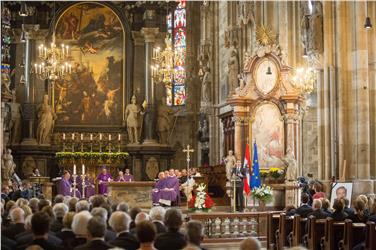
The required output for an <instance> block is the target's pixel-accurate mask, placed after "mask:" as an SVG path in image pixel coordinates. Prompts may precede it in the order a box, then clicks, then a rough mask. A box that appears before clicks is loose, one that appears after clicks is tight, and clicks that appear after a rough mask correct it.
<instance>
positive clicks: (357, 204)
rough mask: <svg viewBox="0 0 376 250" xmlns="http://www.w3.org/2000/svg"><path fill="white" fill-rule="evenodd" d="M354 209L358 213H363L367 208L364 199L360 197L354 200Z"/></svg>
mask: <svg viewBox="0 0 376 250" xmlns="http://www.w3.org/2000/svg"><path fill="white" fill-rule="evenodd" d="M354 209H355V211H356V213H357V214H363V213H364V210H365V209H366V204H365V203H364V200H363V199H361V198H359V197H358V198H357V199H356V200H355V201H354Z"/></svg>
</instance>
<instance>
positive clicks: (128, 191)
mask: <svg viewBox="0 0 376 250" xmlns="http://www.w3.org/2000/svg"><path fill="white" fill-rule="evenodd" d="M154 185H155V183H154V182H153V181H132V182H110V183H109V184H108V197H109V198H110V199H111V200H112V201H114V202H118V203H119V202H122V201H124V202H126V203H128V205H129V206H130V207H140V208H151V207H152V199H151V192H152V189H153V188H154Z"/></svg>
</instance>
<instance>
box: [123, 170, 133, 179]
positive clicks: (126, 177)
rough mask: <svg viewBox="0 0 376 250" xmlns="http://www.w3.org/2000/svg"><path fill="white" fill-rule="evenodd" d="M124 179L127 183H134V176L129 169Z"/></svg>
mask: <svg viewBox="0 0 376 250" xmlns="http://www.w3.org/2000/svg"><path fill="white" fill-rule="evenodd" d="M124 179H125V181H126V182H131V181H134V178H133V175H131V172H130V171H129V168H126V169H125V174H124Z"/></svg>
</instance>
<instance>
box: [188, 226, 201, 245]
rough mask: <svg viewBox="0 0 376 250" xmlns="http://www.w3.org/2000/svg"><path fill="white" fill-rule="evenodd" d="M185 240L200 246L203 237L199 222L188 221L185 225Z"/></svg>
mask: <svg viewBox="0 0 376 250" xmlns="http://www.w3.org/2000/svg"><path fill="white" fill-rule="evenodd" d="M186 233H187V240H188V242H189V243H191V244H193V245H196V246H200V244H201V242H202V240H203V239H204V236H203V226H202V223H201V222H200V221H195V220H192V221H189V222H188V223H187V225H186Z"/></svg>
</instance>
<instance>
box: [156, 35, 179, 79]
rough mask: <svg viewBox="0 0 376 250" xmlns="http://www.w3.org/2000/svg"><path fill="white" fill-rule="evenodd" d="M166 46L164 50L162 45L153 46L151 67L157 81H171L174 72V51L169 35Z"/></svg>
mask: <svg viewBox="0 0 376 250" xmlns="http://www.w3.org/2000/svg"><path fill="white" fill-rule="evenodd" d="M165 46H166V47H165V49H164V50H163V51H161V48H160V47H156V48H153V55H152V60H153V64H152V66H151V69H152V76H153V78H154V79H155V80H156V81H158V82H163V83H165V84H168V83H171V81H172V78H173V74H174V61H173V58H174V51H173V50H172V45H171V40H170V39H168V37H166V39H165Z"/></svg>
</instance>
